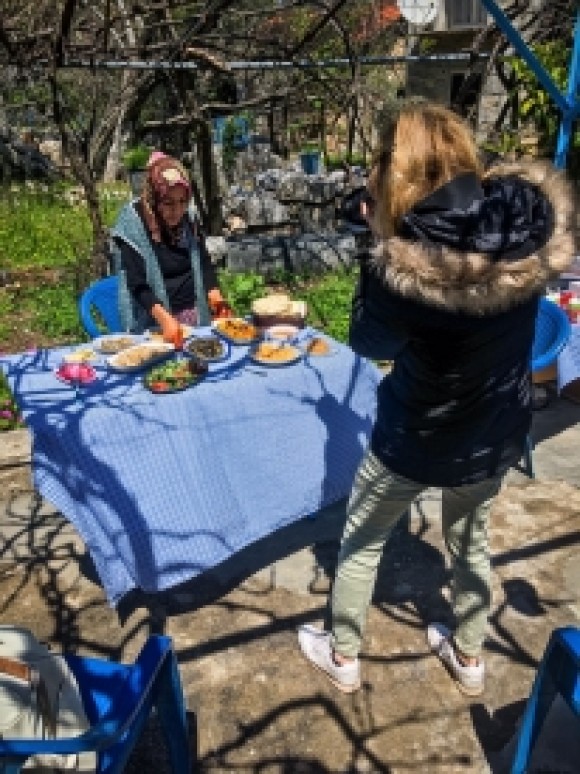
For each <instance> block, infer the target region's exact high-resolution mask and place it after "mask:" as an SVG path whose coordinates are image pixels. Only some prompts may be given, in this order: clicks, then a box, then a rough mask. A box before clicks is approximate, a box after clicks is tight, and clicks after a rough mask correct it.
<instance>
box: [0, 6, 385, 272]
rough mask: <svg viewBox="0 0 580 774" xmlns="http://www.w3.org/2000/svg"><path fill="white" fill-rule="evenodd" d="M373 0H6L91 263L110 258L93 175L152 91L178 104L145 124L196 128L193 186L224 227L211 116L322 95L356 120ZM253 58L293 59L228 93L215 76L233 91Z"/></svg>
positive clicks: (0, 46)
mask: <svg viewBox="0 0 580 774" xmlns="http://www.w3.org/2000/svg"><path fill="white" fill-rule="evenodd" d="M355 6H357V7H356V8H355ZM372 8H373V2H372V0H358V2H357V3H356V4H354V3H349V2H347V0H308V1H307V2H304V1H303V0H189V1H188V0H139V1H138V2H136V1H135V0H34V2H32V0H3V13H2V17H1V18H0V64H11V65H13V66H15V67H16V68H17V69H18V70H19V71H21V72H23V71H27V72H28V73H32V74H34V77H35V78H37V79H39V80H44V81H45V82H46V83H47V85H48V86H49V88H50V95H51V103H52V116H53V119H54V121H55V124H56V126H57V127H58V130H59V133H60V137H61V141H62V145H63V149H64V152H65V154H66V156H67V158H68V160H69V163H70V166H71V170H72V173H73V175H74V177H75V179H76V180H77V181H78V182H79V184H80V185H82V187H83V189H84V191H85V195H86V200H87V204H88V207H89V213H90V217H91V221H92V225H93V232H94V253H93V258H92V272H93V273H94V274H97V275H98V274H100V273H102V272H103V271H104V267H105V260H104V254H105V249H104V248H105V242H106V229H105V228H104V224H103V221H102V216H101V211H100V208H99V198H98V191H97V179H98V178H99V176H100V175H101V174H103V173H105V172H106V175H107V176H108V177H111V176H113V175H114V170H115V164H116V161H117V160H118V156H119V150H120V147H121V136H122V132H123V127H124V126H125V125H126V124H127V122H128V120H130V119H131V118H135V117H137V116H139V113H140V110H141V109H142V108H143V107H146V106H147V105H148V104H150V103H151V100H153V99H154V95H155V94H159V92H160V91H161V92H163V93H165V94H167V95H169V96H170V97H171V99H172V100H173V101H174V103H175V105H176V107H175V109H174V110H173V114H172V115H171V116H170V117H169V118H167V117H166V116H163V117H161V118H157V119H155V118H153V119H151V118H149V120H148V121H147V123H146V126H147V127H148V128H149V129H155V128H156V129H160V130H164V131H167V130H169V129H172V128H176V127H177V128H179V129H180V130H181V131H182V132H183V133H184V134H187V135H191V136H192V137H193V139H194V142H195V145H196V149H197V157H198V159H199V160H200V169H201V175H200V180H199V184H198V182H197V181H195V185H194V195H195V198H196V202H197V205H198V208H199V211H200V213H201V216H202V219H203V221H204V225H205V227H206V228H207V230H208V231H209V232H210V233H216V232H219V230H220V229H221V226H222V223H221V206H220V204H221V203H220V198H219V191H218V187H217V175H216V166H215V160H214V159H213V155H212V143H211V122H212V119H213V118H214V117H215V116H216V115H228V114H232V113H235V112H239V111H240V110H243V109H244V108H255V107H256V106H258V105H264V106H271V105H272V104H276V103H278V104H280V102H284V101H285V102H287V103H288V104H293V103H295V104H299V103H300V101H301V100H303V99H304V96H305V95H306V94H308V93H315V94H320V95H322V96H323V97H326V98H328V99H329V100H332V101H333V102H334V104H336V105H337V106H338V108H339V109H346V110H348V111H349V114H350V116H351V128H352V129H354V127H355V125H356V124H357V122H358V120H359V119H358V115H357V101H356V92H355V89H353V83H355V81H356V79H357V78H358V77H359V73H360V71H359V69H358V68H357V66H356V58H357V55H358V53H359V51H357V49H356V47H355V46H353V43H352V37H351V30H352V29H353V25H355V26H356V24H357V19H358V15H359V11H360V10H361V9H362V10H364V11H365V12H368V11H369V9H372ZM321 50H322V51H324V52H325V53H326V54H328V52H330V53H331V54H334V55H336V56H341V57H346V58H347V59H348V60H349V61H350V62H351V66H350V68H348V69H346V70H344V69H343V70H341V72H340V73H338V72H336V71H335V72H331V71H328V72H325V71H322V70H319V69H317V68H316V67H312V66H310V65H311V64H312V63H314V62H315V60H316V57H317V55H318V53H319V52H320V51H321ZM248 60H261V61H270V62H272V63H273V64H276V63H277V62H281V61H283V62H284V63H285V64H286V65H287V64H288V63H292V64H293V67H292V68H287V69H285V70H284V78H283V84H282V83H281V81H280V79H275V78H272V77H265V74H264V73H257V75H256V78H255V81H257V82H258V88H255V89H254V90H253V91H252V93H251V94H249V96H248V97H247V99H245V100H242V101H235V100H224V99H223V97H222V95H221V93H220V90H219V89H218V88H216V84H219V83H222V84H223V83H224V81H225V82H226V83H230V86H231V89H230V90H233V91H234V92H235V81H236V77H237V75H236V73H235V72H234V71H233V70H232V67H231V66H230V63H231V62H236V61H238V62H240V61H246V62H247V61H248ZM192 82H193V83H192ZM349 145H350V147H352V131H351V136H350V138H349Z"/></svg>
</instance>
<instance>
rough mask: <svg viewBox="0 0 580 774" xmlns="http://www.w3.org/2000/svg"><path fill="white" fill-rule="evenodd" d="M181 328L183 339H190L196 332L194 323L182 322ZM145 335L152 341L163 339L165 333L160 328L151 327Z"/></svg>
mask: <svg viewBox="0 0 580 774" xmlns="http://www.w3.org/2000/svg"><path fill="white" fill-rule="evenodd" d="M180 328H181V336H182V338H183V339H189V338H190V337H191V336H193V334H194V333H195V328H194V327H193V325H184V324H183V323H181V324H180ZM145 337H146V338H147V339H149V340H151V341H163V334H162V333H161V331H160V330H159V328H150V329H149V330H148V331H146V333H145Z"/></svg>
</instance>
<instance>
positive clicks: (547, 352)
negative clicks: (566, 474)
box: [524, 298, 572, 478]
mask: <svg viewBox="0 0 580 774" xmlns="http://www.w3.org/2000/svg"><path fill="white" fill-rule="evenodd" d="M571 333H572V329H571V327H570V321H569V320H568V318H567V316H566V314H565V312H564V311H563V310H562V309H560V307H559V306H558V305H557V304H555V303H554V302H553V301H550V300H549V299H547V298H541V299H540V306H539V308H538V316H537V317H536V329H535V333H534V341H533V343H532V360H531V364H530V370H531V372H532V376H533V374H537V373H538V372H539V371H543V370H544V369H545V368H548V367H549V366H551V365H553V364H554V363H555V362H556V360H557V358H558V355H559V354H560V352H561V351H562V350H563V349H564V347H565V346H566V344H567V342H568V339H569V338H570V335H571ZM533 450H534V445H533V442H532V438H531V436H530V435H528V437H527V438H526V447H525V450H524V471H525V473H527V475H528V476H529V477H530V478H535V473H534V463H533V460H532V453H533Z"/></svg>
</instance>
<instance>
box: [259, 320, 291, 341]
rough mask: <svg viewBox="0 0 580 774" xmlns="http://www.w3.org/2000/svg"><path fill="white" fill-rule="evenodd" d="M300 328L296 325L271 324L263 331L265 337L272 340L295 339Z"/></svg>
mask: <svg viewBox="0 0 580 774" xmlns="http://www.w3.org/2000/svg"><path fill="white" fill-rule="evenodd" d="M299 333H300V328H298V326H297V325H284V324H282V325H271V326H270V327H269V328H266V330H265V331H264V336H265V338H266V339H270V340H272V341H288V342H292V341H296V338H297V336H298V334H299Z"/></svg>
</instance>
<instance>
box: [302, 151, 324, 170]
mask: <svg viewBox="0 0 580 774" xmlns="http://www.w3.org/2000/svg"><path fill="white" fill-rule="evenodd" d="M300 164H301V166H302V171H303V172H304V174H305V175H317V174H318V169H319V166H320V154H319V152H318V151H305V152H304V153H301V154H300Z"/></svg>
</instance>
